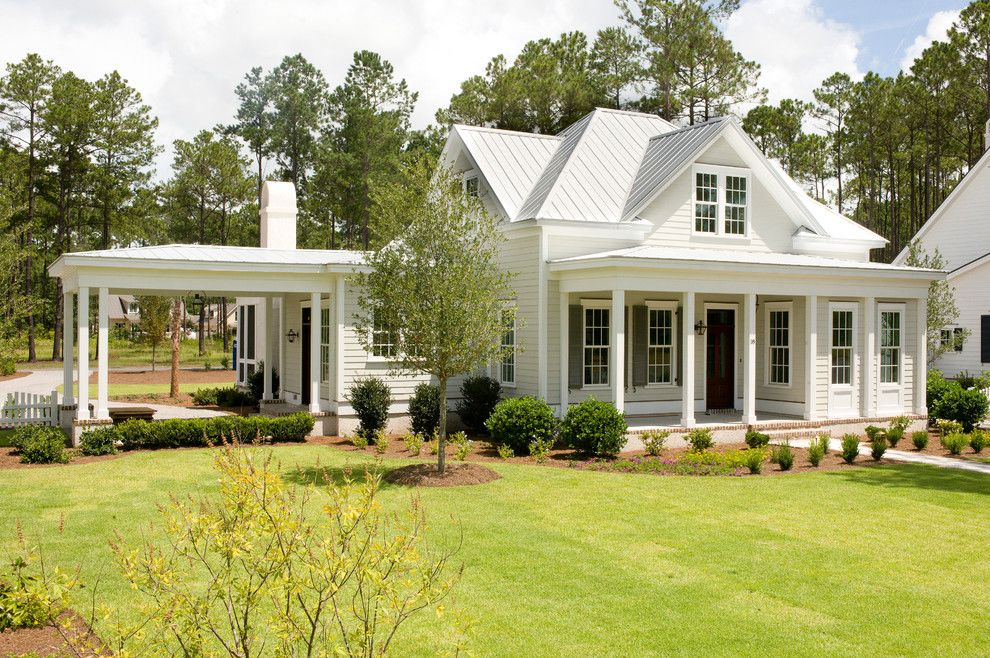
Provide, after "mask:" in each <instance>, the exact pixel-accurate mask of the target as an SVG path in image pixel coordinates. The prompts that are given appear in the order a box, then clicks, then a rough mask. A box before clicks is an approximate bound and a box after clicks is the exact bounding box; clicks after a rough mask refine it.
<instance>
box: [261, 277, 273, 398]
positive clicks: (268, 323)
mask: <svg viewBox="0 0 990 658" xmlns="http://www.w3.org/2000/svg"><path fill="white" fill-rule="evenodd" d="M274 317H275V306H274V305H273V304H272V298H271V297H270V296H268V297H265V323H264V333H262V340H264V341H265V343H264V344H265V374H264V392H263V393H262V394H261V398H262V399H263V400H271V399H272V390H273V389H274V388H275V387H274V386H273V383H274V382H273V381H272V369H274V367H275V350H274V347H275V341H274V340H273V339H272V319H273V318H274Z"/></svg>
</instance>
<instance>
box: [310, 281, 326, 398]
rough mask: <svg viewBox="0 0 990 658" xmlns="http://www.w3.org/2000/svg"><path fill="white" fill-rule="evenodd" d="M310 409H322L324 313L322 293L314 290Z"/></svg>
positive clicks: (311, 322) (311, 321)
mask: <svg viewBox="0 0 990 658" xmlns="http://www.w3.org/2000/svg"><path fill="white" fill-rule="evenodd" d="M309 302H310V309H311V310H310V321H309V410H310V411H311V412H312V413H317V412H319V411H320V334H321V333H322V324H321V323H322V321H323V314H322V313H321V312H320V293H318V292H314V293H311V294H310V296H309Z"/></svg>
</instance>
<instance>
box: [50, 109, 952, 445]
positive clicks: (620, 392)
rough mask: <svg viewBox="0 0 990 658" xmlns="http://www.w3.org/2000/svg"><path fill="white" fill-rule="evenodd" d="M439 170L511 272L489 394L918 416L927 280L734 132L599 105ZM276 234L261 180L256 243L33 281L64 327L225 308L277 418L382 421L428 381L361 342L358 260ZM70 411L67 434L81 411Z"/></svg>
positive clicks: (469, 152)
mask: <svg viewBox="0 0 990 658" xmlns="http://www.w3.org/2000/svg"><path fill="white" fill-rule="evenodd" d="M443 161H444V162H445V164H446V165H448V166H450V167H451V168H452V169H453V170H454V171H455V172H456V173H458V174H460V175H462V176H463V180H464V186H465V190H466V191H467V192H468V193H469V194H476V195H478V196H479V197H481V199H482V200H483V201H484V203H485V204H486V206H487V208H488V209H489V210H490V211H491V213H492V214H493V215H494V216H495V217H496V218H497V220H498V222H499V226H500V228H501V229H502V231H503V233H504V235H505V238H506V240H505V243H504V248H503V259H502V263H503V265H504V267H505V268H507V269H509V270H511V271H513V272H516V273H517V277H516V278H515V280H514V288H515V294H516V300H515V301H516V303H517V305H518V307H519V321H518V324H517V327H516V328H515V329H514V331H512V332H509V333H508V334H507V335H506V337H505V339H504V340H505V341H506V342H507V343H511V344H514V345H516V346H517V348H518V349H517V350H516V351H515V353H514V354H513V356H512V357H510V358H509V359H507V360H506V361H505V362H504V363H499V364H492V365H490V366H489V371H490V372H491V373H492V374H493V375H494V376H496V377H498V378H499V379H500V380H501V382H502V384H503V386H504V388H505V390H506V392H507V394H509V395H536V396H540V397H542V398H544V399H546V400H547V401H548V402H549V403H550V404H551V405H553V406H554V407H555V408H556V409H557V410H560V409H561V408H562V406H566V405H567V404H571V403H574V402H577V401H579V400H582V399H584V398H586V397H587V396H590V395H594V396H597V397H598V398H599V399H606V400H609V401H611V402H613V403H614V404H615V405H616V406H617V407H618V408H620V409H622V410H623V411H624V412H625V413H626V414H627V416H628V418H629V420H630V424H631V425H633V426H634V427H646V426H653V425H666V426H673V427H692V426H695V425H698V424H711V425H713V426H722V427H728V428H737V429H744V428H745V427H747V426H749V425H766V426H770V425H771V424H773V425H792V426H795V427H809V426H819V425H828V424H839V423H856V422H867V421H868V420H869V419H877V418H880V417H886V416H893V415H898V414H908V415H913V414H916V415H921V416H923V415H925V414H926V409H925V395H924V386H925V341H924V336H925V298H926V295H927V289H928V284H929V282H930V281H931V280H933V279H936V278H940V277H942V276H944V275H943V274H942V273H939V272H934V271H930V270H921V269H916V268H908V267H902V266H894V265H886V264H881V263H873V262H870V250H871V249H875V248H878V247H881V246H883V244H884V240H883V239H882V238H881V237H880V236H878V235H876V234H874V233H872V232H870V231H868V230H866V229H865V228H863V227H861V226H859V225H858V224H856V223H854V222H853V221H851V220H849V219H847V218H845V217H843V216H842V215H840V214H838V213H836V212H834V211H832V210H831V209H829V208H827V207H826V206H823V205H821V204H819V203H817V202H815V201H814V200H812V199H811V198H810V197H808V196H807V195H806V194H805V193H804V192H803V191H802V190H801V188H800V187H799V186H798V185H797V184H795V183H794V181H792V180H790V179H789V178H788V177H787V176H786V175H785V174H784V172H783V171H782V170H781V169H780V168H779V167H777V166H776V165H774V164H772V163H770V162H769V161H767V160H766V159H765V158H764V157H763V155H762V154H761V153H760V151H759V150H758V149H757V148H756V146H755V145H754V144H753V142H752V141H751V140H750V139H749V138H748V137H747V136H746V134H745V133H744V132H743V131H742V129H741V128H740V126H739V124H738V122H736V121H735V120H734V119H713V120H711V121H708V122H706V123H702V124H699V125H695V126H692V127H688V128H680V129H678V128H676V127H675V126H673V125H672V124H670V123H668V122H666V121H664V120H662V119H660V118H658V117H656V116H653V115H647V114H637V113H633V112H622V111H615V110H604V109H600V110H596V111H594V112H592V113H590V114H588V115H587V116H585V117H584V118H582V119H581V120H580V121H578V122H577V123H575V124H574V125H572V126H570V127H569V128H567V129H566V130H564V131H563V132H562V133H561V134H559V135H534V134H529V133H516V132H509V131H503V130H493V129H489V128H476V127H469V126H454V127H453V128H452V130H451V132H450V135H449V137H448V139H447V143H446V145H445V148H444V150H443ZM294 236H295V195H294V193H293V190H292V188H291V186H289V185H288V184H285V183H266V185H265V193H264V199H263V209H262V213H261V246H260V247H258V248H247V247H216V246H207V245H168V246H162V247H143V248H133V249H117V250H108V251H93V252H84V253H76V254H66V255H64V256H62V257H61V258H60V259H59V260H58V261H57V262H56V263H55V264H54V265H52V267H51V269H50V271H51V273H52V275H53V276H59V277H61V278H62V280H63V286H64V289H65V291H66V304H65V308H66V309H68V310H67V316H66V317H67V318H70V319H71V317H72V316H71V309H72V300H73V298H74V297H77V298H78V300H79V305H80V308H81V310H82V311H83V312H82V313H80V317H85V315H86V314H85V305H86V304H87V303H88V298H89V294H90V293H91V292H98V298H99V300H100V308H101V313H100V317H101V318H105V312H102V309H103V307H104V305H105V297H106V296H107V294H108V293H109V292H116V291H118V290H124V291H127V292H138V291H140V293H142V294H147V293H161V294H175V293H176V291H181V292H182V293H185V294H188V293H192V292H200V293H203V294H208V295H219V294H224V295H230V296H233V295H236V296H238V297H239V301H240V303H241V307H240V310H239V318H240V320H241V322H242V330H241V332H240V334H241V336H242V343H241V349H240V350H239V351H240V354H239V356H238V358H239V361H240V363H238V372H239V375H240V377H241V378H242V379H243V378H244V377H246V376H247V375H248V374H249V372H250V370H251V369H252V368H254V367H256V366H257V362H258V361H260V360H264V361H265V362H266V363H277V364H278V366H279V371H280V378H281V381H282V386H281V389H282V390H281V391H280V392H279V397H280V399H281V400H280V402H278V403H276V404H284V405H286V406H292V405H302V406H304V407H305V408H308V409H309V410H311V411H313V412H314V413H317V414H319V415H320V416H321V417H323V418H324V419H325V420H324V427H323V431H326V432H333V431H338V430H339V431H350V430H351V429H352V428H353V427H354V426H355V423H356V421H355V419H354V415H353V409H351V407H350V405H349V404H348V402H347V392H348V390H349V387H350V386H351V385H352V383H353V382H354V381H355V379H357V378H359V377H363V376H366V375H378V376H382V377H384V378H386V380H387V381H388V382H389V384H390V385H391V386H392V389H393V392H394V394H395V397H396V403H395V405H394V407H393V412H394V413H395V414H396V415H397V417H398V416H399V415H401V414H402V413H404V412H405V410H406V402H407V399H408V396H409V394H410V393H411V391H412V389H413V387H414V386H415V384H416V383H417V382H418V381H423V380H425V378H423V377H394V376H392V375H390V374H389V357H390V354H391V352H390V350H391V345H390V344H389V343H388V335H389V334H388V332H387V331H384V330H383V331H381V332H380V333H376V334H375V343H374V348H373V349H372V350H371V351H370V352H366V351H365V350H364V349H363V348H362V347H361V344H360V342H359V340H358V336H357V335H356V334H355V330H354V322H353V319H354V315H355V312H356V311H357V306H356V300H357V294H356V293H357V291H356V290H355V289H354V285H353V283H352V275H353V274H354V273H355V272H356V271H358V270H359V269H360V268H361V267H362V262H363V255H362V254H361V253H360V252H354V251H322V250H303V249H296V248H295V240H294ZM316 309H318V311H317V310H316ZM252 318H253V321H252ZM104 324H105V323H104V322H101V324H100V327H101V330H100V338H101V341H102V340H103V337H104V334H105V332H104V331H103V329H102V328H103V326H104ZM253 326H256V327H257V330H256V331H255V330H253V329H249V328H246V327H253ZM78 329H79V334H80V337H81V338H82V337H84V332H85V331H86V328H85V327H79V328H78ZM252 332H253V333H254V335H253V336H252ZM81 344H85V343H81ZM69 353H71V352H69ZM106 353H107V352H106V350H104V349H101V350H99V354H100V355H101V357H103V358H101V359H100V361H99V373H100V376H99V377H98V381H99V384H98V385H97V403H96V415H97V416H98V417H100V418H103V417H105V416H106V358H105V355H106ZM81 363H83V364H86V363H87V362H86V354H85V350H83V355H82V361H81ZM70 367H71V366H68V365H67V367H66V381H70V380H71V371H70V370H69V368H70ZM84 367H85V366H84ZM80 381H81V382H84V381H85V378H84V377H80ZM66 390H71V386H66ZM268 390H269V392H268V394H266V398H268V397H271V393H270V388H269V389H268ZM450 392H451V394H452V395H453V396H455V397H456V395H457V382H454V383H453V384H452V386H451V391H450ZM80 396H81V397H82V398H86V397H87V396H88V390H87V387H86V386H85V385H84V384H81V388H80ZM266 408H270V407H267V406H266ZM76 415H77V417H78V419H80V422H83V421H84V420H85V419H86V418H87V410H86V406H85V405H80V406H79V407H78V408H77V409H76Z"/></svg>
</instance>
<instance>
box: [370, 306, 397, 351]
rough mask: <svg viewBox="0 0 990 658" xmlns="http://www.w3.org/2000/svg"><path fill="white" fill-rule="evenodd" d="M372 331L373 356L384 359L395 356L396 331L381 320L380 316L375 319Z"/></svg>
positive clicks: (376, 315)
mask: <svg viewBox="0 0 990 658" xmlns="http://www.w3.org/2000/svg"><path fill="white" fill-rule="evenodd" d="M373 324H374V326H373V327H372V330H371V355H372V356H375V357H379V358H382V359H390V358H392V357H393V356H395V343H396V340H395V338H396V336H395V330H394V329H392V328H391V327H389V326H388V324H387V323H385V322H384V321H383V320H381V319H380V318H379V316H378V314H377V313H376V314H375V317H374V323H373Z"/></svg>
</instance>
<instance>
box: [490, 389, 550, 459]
mask: <svg viewBox="0 0 990 658" xmlns="http://www.w3.org/2000/svg"><path fill="white" fill-rule="evenodd" d="M485 427H487V428H488V432H489V433H490V434H491V437H492V441H493V442H494V443H504V444H505V445H507V446H509V447H510V448H512V450H513V452H515V453H516V454H517V455H525V454H529V444H530V443H532V442H533V441H544V442H548V443H549V444H551V445H552V444H553V439H554V437H555V436H556V434H557V418H556V417H555V416H554V415H553V409H551V408H550V405H548V404H547V403H546V402H544V401H543V400H540V399H539V398H534V397H531V396H524V397H518V398H506V399H505V400H502V401H501V402H499V403H498V404H497V405H495V409H494V410H492V413H491V415H490V416H489V417H488V420H487V421H485Z"/></svg>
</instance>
